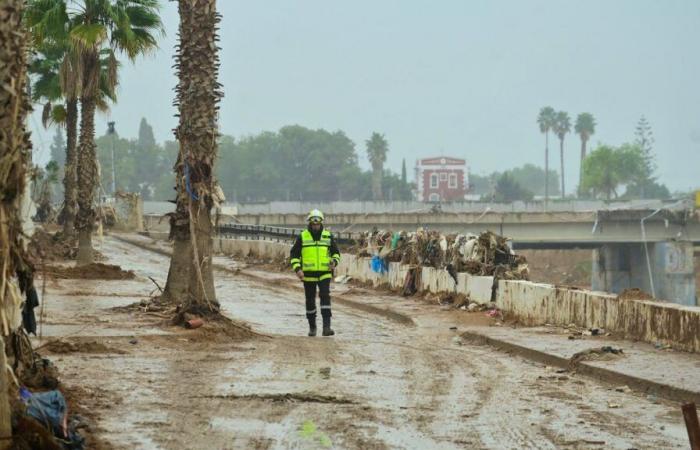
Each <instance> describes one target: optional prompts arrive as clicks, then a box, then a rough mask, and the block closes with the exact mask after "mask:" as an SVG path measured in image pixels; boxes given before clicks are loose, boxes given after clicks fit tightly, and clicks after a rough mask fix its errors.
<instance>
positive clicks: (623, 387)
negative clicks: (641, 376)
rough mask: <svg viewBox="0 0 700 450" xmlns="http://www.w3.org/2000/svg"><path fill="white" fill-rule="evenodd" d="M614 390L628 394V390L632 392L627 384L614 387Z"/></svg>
mask: <svg viewBox="0 0 700 450" xmlns="http://www.w3.org/2000/svg"><path fill="white" fill-rule="evenodd" d="M615 391H617V392H623V393H625V394H629V393H630V392H632V389H630V387H629V386H619V387H616V388H615Z"/></svg>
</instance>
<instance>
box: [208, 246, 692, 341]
mask: <svg viewBox="0 0 700 450" xmlns="http://www.w3.org/2000/svg"><path fill="white" fill-rule="evenodd" d="M214 242H215V245H214V248H215V249H216V250H219V251H221V252H223V253H227V254H233V255H253V256H257V257H260V258H263V257H268V258H285V257H288V255H289V245H288V244H285V243H279V242H272V241H264V240H260V241H253V240H248V241H247V240H239V239H215V240H214ZM370 261H371V259H370V258H359V257H356V256H355V255H343V256H342V259H341V262H340V265H339V266H338V269H337V273H336V274H337V275H347V276H351V277H352V278H354V279H356V280H359V281H364V282H370V283H372V285H373V286H387V287H391V288H401V287H402V286H403V282H404V279H405V277H406V273H407V272H408V270H409V267H408V266H403V265H401V264H399V263H389V265H388V269H389V270H388V272H387V273H384V274H378V273H375V272H373V271H372V269H371V264H370ZM421 270H422V272H421V285H420V289H421V290H422V291H427V292H432V293H457V294H464V295H466V296H468V297H469V298H470V299H471V301H473V302H476V303H481V304H486V303H488V302H490V301H491V296H492V286H493V277H479V276H473V275H470V274H467V273H460V274H458V277H457V281H458V283H457V285H456V286H455V283H454V280H453V279H452V278H451V277H450V275H449V274H448V273H447V271H445V270H436V269H434V268H432V267H424V268H422V269H421ZM495 302H496V306H497V307H498V308H499V309H501V310H502V311H503V312H504V313H506V314H508V315H509V316H511V317H513V318H515V319H517V320H519V321H520V322H522V323H523V324H526V325H543V324H553V325H560V326H565V325H569V324H572V323H573V324H576V325H577V326H579V327H584V328H594V327H595V328H603V329H605V330H607V331H611V332H615V333H619V334H622V335H623V336H624V337H626V338H629V339H635V340H642V341H646V342H650V343H655V342H663V343H666V344H669V345H671V346H673V347H674V348H677V349H680V350H685V351H692V352H700V307H691V306H682V305H677V304H673V303H664V302H652V301H640V300H618V299H617V296H616V295H613V294H607V293H604V292H595V291H587V290H582V289H569V288H561V287H556V286H552V285H548V284H540V283H532V282H529V281H506V280H500V281H499V282H498V289H497V291H496V293H495Z"/></svg>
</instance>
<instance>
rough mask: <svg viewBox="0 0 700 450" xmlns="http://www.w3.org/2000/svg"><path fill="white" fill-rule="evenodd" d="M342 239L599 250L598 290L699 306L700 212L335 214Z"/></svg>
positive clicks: (255, 217) (255, 220) (259, 219)
mask: <svg viewBox="0 0 700 450" xmlns="http://www.w3.org/2000/svg"><path fill="white" fill-rule="evenodd" d="M235 221H236V222H237V223H241V224H249V225H273V226H280V227H288V228H304V227H305V226H306V216H305V215H304V214H239V215H237V216H236V217H235ZM326 222H327V223H328V224H329V226H330V227H331V228H332V229H333V230H334V231H336V232H349V231H353V232H358V231H367V230H372V229H374V228H378V229H384V230H415V229H417V228H421V227H423V228H426V229H435V230H440V231H441V232H443V233H474V234H478V233H480V232H482V231H485V230H490V231H493V232H495V233H498V234H500V235H503V236H507V237H510V238H511V239H512V243H513V247H514V248H515V249H526V248H527V249H564V248H591V249H593V268H592V277H591V278H592V280H591V284H592V286H593V289H595V290H601V291H606V292H615V293H619V292H621V291H623V290H624V289H628V288H632V287H637V288H640V289H642V290H645V291H647V292H649V293H651V294H652V295H654V296H655V297H657V298H659V299H666V300H670V301H674V302H678V303H682V304H687V305H696V304H697V299H696V290H695V266H694V261H693V253H694V247H695V246H696V245H697V246H700V211H693V210H691V209H685V208H682V209H656V210H650V209H635V210H629V209H627V210H600V211H592V212H492V211H488V210H487V211H485V212H481V213H475V212H465V213H445V212H441V213H426V212H421V213H384V214H328V215H326Z"/></svg>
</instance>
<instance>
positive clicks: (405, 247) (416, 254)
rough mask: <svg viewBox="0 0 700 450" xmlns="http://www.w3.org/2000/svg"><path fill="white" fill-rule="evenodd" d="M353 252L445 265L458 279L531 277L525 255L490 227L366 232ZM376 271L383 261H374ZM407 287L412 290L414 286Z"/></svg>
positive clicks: (408, 262)
mask: <svg viewBox="0 0 700 450" xmlns="http://www.w3.org/2000/svg"><path fill="white" fill-rule="evenodd" d="M348 250H349V252H350V253H355V254H356V255H357V256H360V257H372V258H373V259H377V260H382V261H385V262H400V263H402V264H406V265H409V266H411V267H433V268H435V269H445V270H447V271H448V272H449V273H450V275H451V276H452V277H453V279H454V280H455V282H456V281H457V276H456V274H457V273H460V272H466V273H469V274H471V275H484V276H496V277H498V278H499V279H505V280H527V279H528V278H529V270H528V265H527V260H526V259H525V257H524V256H521V255H516V254H515V252H513V250H512V249H511V248H510V247H509V246H508V238H506V237H503V236H499V235H497V234H495V233H492V232H490V231H485V232H483V233H481V234H480V235H478V236H477V235H474V234H456V235H443V234H441V233H440V232H438V231H436V230H431V231H426V230H418V231H415V232H406V231H400V232H391V231H382V230H375V231H371V232H364V233H362V234H361V235H360V237H359V238H358V240H357V244H356V245H354V246H351V247H350V248H349V249H348ZM374 266H376V267H377V269H376V270H375V271H381V268H382V266H381V264H379V263H373V267H374ZM406 290H408V291H410V290H411V289H410V286H407V288H406Z"/></svg>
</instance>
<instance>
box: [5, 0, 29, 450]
mask: <svg viewBox="0 0 700 450" xmlns="http://www.w3.org/2000/svg"><path fill="white" fill-rule="evenodd" d="M23 9H24V1H23V0H0V18H1V20H0V86H2V88H0V261H2V263H1V264H0V266H1V267H0V279H1V282H0V285H1V286H2V291H1V292H0V315H1V316H2V317H3V320H2V321H1V322H3V326H2V327H0V438H2V439H0V450H5V449H8V448H10V446H11V445H12V441H11V440H10V439H8V438H11V437H12V427H11V420H10V413H11V410H10V386H11V385H10V383H9V382H8V376H7V368H8V366H7V356H6V353H5V345H4V344H5V337H6V336H7V335H8V333H10V332H13V331H14V329H15V327H16V326H18V324H15V323H8V321H6V320H5V319H6V318H7V315H6V314H5V312H6V311H7V310H8V306H9V305H10V304H11V303H15V302H16V300H15V299H14V298H13V297H12V296H11V295H10V284H12V283H14V281H13V280H14V278H15V275H16V269H17V268H18V267H17V265H18V264H25V263H26V261H25V257H24V254H23V247H22V244H21V242H20V238H21V235H22V225H21V221H20V210H21V208H20V204H21V201H22V196H23V194H24V188H25V184H26V181H25V180H26V178H25V177H26V171H27V163H28V160H29V157H30V155H31V143H30V142H29V135H28V134H27V133H26V130H25V126H24V123H25V119H26V116H27V111H28V107H29V101H28V99H27V98H26V97H27V96H26V89H25V86H26V83H27V73H26V67H27V47H26V43H27V34H26V32H25V30H23V29H22V13H23ZM14 306H16V305H14Z"/></svg>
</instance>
